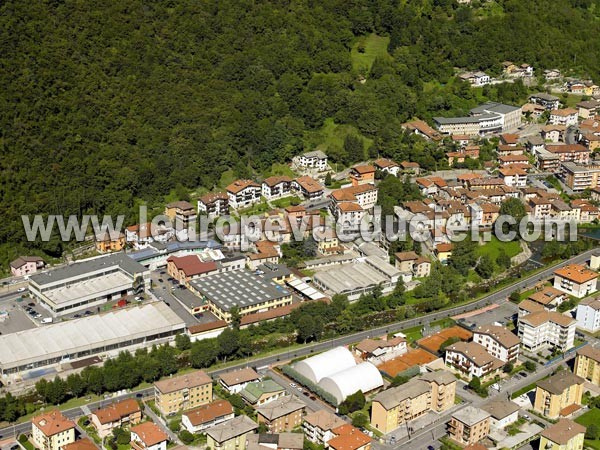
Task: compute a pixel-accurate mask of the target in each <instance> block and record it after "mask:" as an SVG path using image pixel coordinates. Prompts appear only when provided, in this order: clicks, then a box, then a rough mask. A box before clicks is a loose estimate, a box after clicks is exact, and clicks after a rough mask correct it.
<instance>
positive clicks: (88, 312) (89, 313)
mask: <svg viewBox="0 0 600 450" xmlns="http://www.w3.org/2000/svg"><path fill="white" fill-rule="evenodd" d="M92 314H94V313H93V312H91V311H89V310H88V311H86V312H84V313H83V315H84V316H91V315H92Z"/></svg>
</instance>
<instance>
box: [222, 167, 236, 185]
mask: <svg viewBox="0 0 600 450" xmlns="http://www.w3.org/2000/svg"><path fill="white" fill-rule="evenodd" d="M234 181H235V173H234V172H233V170H232V169H229V170H226V171H225V172H223V173H222V174H221V179H220V180H219V187H220V188H226V187H227V186H229V185H230V184H231V183H233V182H234Z"/></svg>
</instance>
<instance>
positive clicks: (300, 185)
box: [292, 175, 325, 200]
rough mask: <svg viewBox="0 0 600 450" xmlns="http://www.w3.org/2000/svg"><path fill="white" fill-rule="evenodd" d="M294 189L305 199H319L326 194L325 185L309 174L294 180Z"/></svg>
mask: <svg viewBox="0 0 600 450" xmlns="http://www.w3.org/2000/svg"><path fill="white" fill-rule="evenodd" d="M292 190H293V191H294V192H295V193H296V194H298V195H300V196H302V197H303V198H304V199H305V200H317V199H319V198H322V197H323V195H324V194H325V188H324V187H323V185H322V184H321V183H319V182H318V181H317V180H315V179H314V178H311V177H309V176H308V175H305V176H302V177H298V178H296V179H295V180H294V181H292Z"/></svg>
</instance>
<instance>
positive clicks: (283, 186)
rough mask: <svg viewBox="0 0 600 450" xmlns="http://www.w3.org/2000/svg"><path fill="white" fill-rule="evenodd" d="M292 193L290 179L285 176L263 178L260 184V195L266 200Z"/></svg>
mask: <svg viewBox="0 0 600 450" xmlns="http://www.w3.org/2000/svg"><path fill="white" fill-rule="evenodd" d="M291 193H292V179H291V178H290V177H288V176H286V175H282V176H273V177H268V178H265V179H264V181H263V182H262V195H263V197H265V198H266V199H267V200H274V199H277V198H281V197H286V196H288V195H290V194H291Z"/></svg>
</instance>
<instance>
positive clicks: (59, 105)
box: [0, 0, 600, 264]
mask: <svg viewBox="0 0 600 450" xmlns="http://www.w3.org/2000/svg"><path fill="white" fill-rule="evenodd" d="M599 17H600V0H527V1H522V0H496V1H490V2H485V3H483V4H481V3H479V1H478V0H475V1H474V2H473V5H472V6H471V7H469V6H461V7H459V6H458V4H457V3H456V1H455V0H363V1H359V0H354V1H352V0H319V1H313V0H275V1H261V0H234V1H232V0H219V1H216V0H200V1H189V0H187V1H186V0H182V1H176V0H172V1H164V2H142V1H139V0H125V1H121V2H112V1H106V0H98V1H95V2H83V1H76V0H66V1H60V0H46V1H33V2H23V1H15V0H7V1H4V2H2V4H1V5H0V39H1V44H0V45H1V48H2V52H1V53H0V67H1V69H2V70H0V81H1V83H2V91H1V93H0V133H1V136H0V142H1V159H0V169H1V173H0V189H1V202H0V214H1V216H2V225H1V226H0V246H2V250H0V263H3V264H4V263H6V261H7V260H10V259H12V258H13V257H15V256H16V255H17V254H18V253H20V252H24V251H36V250H37V251H45V252H46V253H48V254H51V255H58V254H60V251H61V250H62V247H61V245H60V244H57V243H56V242H54V243H51V244H36V243H34V244H27V246H29V247H30V248H27V246H25V244H24V243H23V242H22V241H23V239H24V233H23V227H22V225H21V221H20V218H19V216H20V215H21V214H36V213H43V214H84V213H98V214H104V213H111V214H114V213H125V214H129V222H130V223H131V222H134V221H135V216H134V215H133V214H134V213H133V211H134V209H135V208H134V206H135V205H137V204H139V203H140V202H146V203H148V204H149V205H150V206H159V205H160V204H161V203H162V202H163V201H164V200H165V198H166V196H169V195H170V196H171V197H184V196H185V195H187V193H189V192H194V191H196V192H197V191H198V190H199V189H212V188H214V187H217V186H220V185H222V184H223V180H222V179H221V175H222V174H223V173H224V172H226V171H227V172H228V173H229V174H230V175H231V176H240V177H245V176H251V175H260V174H264V173H265V172H266V171H268V170H269V169H270V167H271V166H272V164H273V163H275V162H284V161H286V160H289V159H290V158H291V157H292V156H293V155H294V154H297V153H299V152H301V151H303V150H304V149H306V148H312V146H313V144H314V139H310V136H311V133H314V132H317V131H318V130H319V129H321V127H322V126H323V124H324V121H325V120H326V119H329V121H331V120H333V121H334V122H335V123H336V124H345V125H348V126H349V127H350V129H352V130H354V132H355V133H356V134H357V135H359V136H360V137H362V138H363V140H364V142H369V143H370V145H369V147H367V146H365V148H364V153H365V156H367V155H369V154H370V155H376V154H380V155H384V156H389V157H393V158H397V159H405V158H411V159H413V160H416V161H418V162H420V163H421V164H422V165H424V166H425V167H426V168H427V167H433V166H434V165H435V163H436V159H438V158H439V156H440V155H439V154H438V153H439V152H438V153H436V150H435V149H434V148H432V147H430V146H428V145H427V144H425V143H423V142H418V141H416V140H415V139H412V138H409V137H407V136H405V135H404V134H403V133H402V132H401V130H400V124H401V123H402V122H403V121H405V120H407V119H410V118H412V117H414V116H419V117H422V118H425V119H427V118H430V117H431V116H432V115H434V114H449V113H453V112H460V111H464V110H466V109H468V108H470V107H472V106H474V105H475V104H477V103H478V102H479V101H481V100H484V99H499V100H503V101H509V102H510V101H512V102H516V101H520V100H522V99H524V98H525V96H526V94H527V93H526V90H525V89H524V88H523V86H522V85H521V84H520V83H517V84H515V85H499V86H497V87H496V86H495V87H493V88H488V89H486V90H485V91H484V92H475V91H472V90H471V89H470V88H469V87H468V86H466V85H464V84H462V83H459V82H458V81H455V80H454V79H453V78H452V77H453V74H454V69H453V68H454V67H464V68H470V69H485V70H490V71H491V72H492V73H498V71H499V67H500V63H501V62H502V61H504V60H506V59H510V60H513V61H515V62H528V63H530V64H532V65H534V67H535V68H536V69H543V68H552V67H558V68H560V69H563V70H571V71H572V72H573V73H575V74H579V75H587V76H590V77H593V78H595V79H596V81H598V78H599V77H598V71H599V70H600V61H599V58H600V40H599V39H596V38H595V36H597V35H598V32H599V31H600V19H599ZM370 35H374V36H376V37H377V36H379V37H385V38H386V39H387V41H383V40H381V39H380V40H379V41H378V42H379V44H380V43H381V42H389V45H388V47H387V51H386V49H385V48H383V53H382V54H378V55H377V56H376V57H375V58H373V60H372V61H370V62H368V63H367V64H366V65H364V64H363V65H360V64H353V62H355V61H353V55H354V57H355V58H356V57H360V56H364V54H365V52H366V51H367V50H368V49H367V48H361V46H360V45H359V46H358V47H357V43H358V42H359V41H360V39H363V38H364V37H366V36H370ZM356 55H358V56H356ZM367 56H368V55H367ZM360 76H364V77H365V78H366V82H364V83H360V82H359V78H360ZM334 159H338V160H340V161H347V160H348V155H343V154H342V155H335V157H334ZM350 159H352V158H350ZM32 247H35V248H32Z"/></svg>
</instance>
